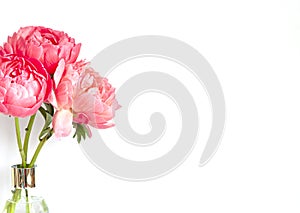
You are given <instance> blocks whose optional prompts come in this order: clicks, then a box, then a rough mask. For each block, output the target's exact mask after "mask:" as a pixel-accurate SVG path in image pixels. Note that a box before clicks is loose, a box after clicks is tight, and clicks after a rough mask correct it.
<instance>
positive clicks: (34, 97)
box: [0, 55, 52, 117]
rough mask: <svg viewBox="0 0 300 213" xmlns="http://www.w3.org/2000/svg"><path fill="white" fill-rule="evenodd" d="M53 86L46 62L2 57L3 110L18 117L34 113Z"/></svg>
mask: <svg viewBox="0 0 300 213" xmlns="http://www.w3.org/2000/svg"><path fill="white" fill-rule="evenodd" d="M51 89H52V81H51V79H50V76H49V74H48V73H47V71H46V70H45V68H44V67H43V65H42V64H41V63H40V62H39V61H37V60H35V59H32V58H31V59H28V58H24V57H21V56H16V55H9V56H1V57H0V112H2V113H4V114H6V115H11V116H15V117H26V116H30V115H33V114H34V113H36V111H37V110H38V109H39V107H40V106H41V104H42V103H43V101H44V100H46V99H47V98H48V95H49V93H50V91H51Z"/></svg>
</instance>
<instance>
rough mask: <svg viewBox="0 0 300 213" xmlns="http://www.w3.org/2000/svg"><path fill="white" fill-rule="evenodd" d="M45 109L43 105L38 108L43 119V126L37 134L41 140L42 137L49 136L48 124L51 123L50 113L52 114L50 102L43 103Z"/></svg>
mask: <svg viewBox="0 0 300 213" xmlns="http://www.w3.org/2000/svg"><path fill="white" fill-rule="evenodd" d="M45 105H46V108H47V110H45V109H44V108H43V107H40V108H39V111H40V113H41V114H42V116H43V117H44V119H45V124H44V127H43V129H42V131H41V133H40V135H39V139H40V140H42V139H43V138H44V137H49V135H51V128H50V125H51V123H52V114H53V111H54V110H53V107H52V106H51V105H50V104H45Z"/></svg>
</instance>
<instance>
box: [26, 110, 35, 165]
mask: <svg viewBox="0 0 300 213" xmlns="http://www.w3.org/2000/svg"><path fill="white" fill-rule="evenodd" d="M35 116H36V114H34V115H32V116H31V117H30V119H29V122H28V126H27V128H26V135H25V140H24V145H23V150H24V153H25V163H27V155H28V144H29V138H30V134H31V130H32V126H33V123H34V119H35Z"/></svg>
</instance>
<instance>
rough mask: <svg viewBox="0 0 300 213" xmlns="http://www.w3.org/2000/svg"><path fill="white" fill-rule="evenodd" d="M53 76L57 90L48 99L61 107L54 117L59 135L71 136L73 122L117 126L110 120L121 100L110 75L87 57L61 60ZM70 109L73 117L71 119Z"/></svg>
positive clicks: (57, 106)
mask: <svg viewBox="0 0 300 213" xmlns="http://www.w3.org/2000/svg"><path fill="white" fill-rule="evenodd" d="M53 78H54V90H53V91H54V92H53V93H52V94H51V95H50V97H49V100H48V101H49V102H50V103H51V104H52V105H53V106H54V107H55V108H56V110H57V111H56V113H55V115H54V119H53V127H54V133H55V135H56V136H57V137H64V136H68V135H69V134H70V132H71V129H72V122H75V123H79V124H83V125H85V126H86V125H91V126H93V127H95V128H99V129H100V128H101V129H103V128H108V127H112V126H113V124H112V123H109V121H110V120H111V119H112V118H113V117H114V114H115V110H116V109H118V108H119V104H118V102H117V101H116V99H115V89H114V88H113V87H112V86H111V85H110V84H109V83H108V81H107V79H106V78H102V77H101V76H100V75H99V74H98V73H97V72H95V71H94V70H93V69H92V68H87V64H86V63H85V62H83V61H81V62H77V63H74V64H69V65H66V64H65V63H64V62H63V61H60V63H59V65H58V67H57V69H56V71H55V73H54V76H53ZM62 111H63V112H62ZM70 113H72V115H73V120H70ZM61 121H63V122H61ZM67 122H68V124H67ZM86 127H87V126H86ZM87 129H88V127H87Z"/></svg>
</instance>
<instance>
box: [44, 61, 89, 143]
mask: <svg viewBox="0 0 300 213" xmlns="http://www.w3.org/2000/svg"><path fill="white" fill-rule="evenodd" d="M85 66H86V63H85V62H84V61H79V62H76V63H73V64H65V61H64V60H61V61H60V62H59V64H58V66H57V68H56V71H55V73H54V75H53V82H54V86H53V87H54V88H53V91H52V93H51V94H50V96H49V98H48V100H47V101H48V102H49V103H51V104H52V105H53V106H54V108H55V109H56V112H55V114H54V117H53V129H54V133H55V136H56V137H58V138H59V137H66V136H68V135H69V134H70V133H71V130H72V120H73V114H72V105H73V91H74V87H75V85H76V83H77V81H78V79H79V76H80V73H81V72H83V70H84V68H85ZM70 118H71V119H70Z"/></svg>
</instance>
